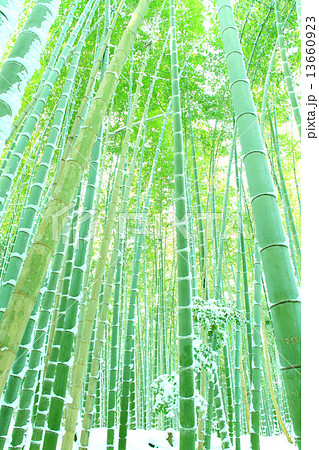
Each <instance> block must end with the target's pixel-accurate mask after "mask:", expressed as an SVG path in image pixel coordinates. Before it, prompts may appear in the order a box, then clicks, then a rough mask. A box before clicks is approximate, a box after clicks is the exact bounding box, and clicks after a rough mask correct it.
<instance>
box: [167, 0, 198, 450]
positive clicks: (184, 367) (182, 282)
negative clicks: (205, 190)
mask: <svg viewBox="0 0 319 450" xmlns="http://www.w3.org/2000/svg"><path fill="white" fill-rule="evenodd" d="M170 27H171V32H172V38H171V77H172V105H173V138H174V169H175V208H176V210H175V214H176V216H175V220H176V241H177V250H176V252H177V284H178V324H179V337H178V346H179V395H180V400H179V402H180V403H179V404H180V413H179V414H180V416H179V419H180V445H179V448H180V449H181V450H185V449H186V448H187V449H189V450H195V426H196V424H195V420H196V419H195V404H194V369H193V324H192V306H191V301H192V298H191V276H190V254H189V253H190V252H189V243H188V231H187V228H188V226H187V225H188V224H187V208H186V192H185V174H184V152H183V132H182V120H181V106H180V92H179V77H178V58H177V43H176V26H175V6H174V0H170Z"/></svg>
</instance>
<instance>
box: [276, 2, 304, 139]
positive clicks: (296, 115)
mask: <svg viewBox="0 0 319 450" xmlns="http://www.w3.org/2000/svg"><path fill="white" fill-rule="evenodd" d="M274 2H275V13H276V25H277V32H278V40H279V47H280V54H281V60H282V65H283V68H284V73H285V78H286V84H287V90H288V95H289V99H290V103H291V107H292V111H293V114H294V118H295V121H296V124H297V127H298V131H299V136H301V116H300V111H299V106H298V102H297V97H296V94H295V90H294V85H293V81H292V76H291V72H290V68H289V63H288V59H287V53H286V48H285V42H284V34H283V27H282V23H281V16H280V6H279V0H274Z"/></svg>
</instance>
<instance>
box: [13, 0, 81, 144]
mask: <svg viewBox="0 0 319 450" xmlns="http://www.w3.org/2000/svg"><path fill="white" fill-rule="evenodd" d="M77 6H78V0H75V1H74V2H73V4H72V7H71V9H70V11H69V13H68V15H67V17H66V18H65V21H64V25H63V27H62V29H61V31H60V33H59V38H58V40H57V43H56V44H55V47H54V50H53V51H52V53H51V56H50V60H49V62H48V65H47V67H46V68H45V71H44V73H43V75H42V77H41V80H40V82H39V85H38V88H37V91H36V93H35V94H34V96H33V97H32V99H31V101H30V102H29V103H28V104H27V106H26V107H25V108H24V110H23V111H22V112H21V113H20V114H19V116H18V117H17V118H16V119H15V121H14V122H13V124H12V127H11V133H10V138H12V137H13V136H14V135H15V134H16V133H17V131H20V132H21V131H22V127H21V125H22V124H23V122H24V120H25V118H26V117H27V115H28V114H29V113H30V111H31V109H32V108H34V105H35V102H36V101H37V100H38V99H39V96H40V94H41V91H42V88H43V86H44V83H45V81H46V80H47V79H48V77H49V75H50V72H51V71H52V69H53V68H54V66H55V63H56V60H57V58H58V55H59V53H60V51H61V47H62V45H63V42H64V40H65V37H66V34H67V31H68V29H69V27H70V25H71V22H72V20H73V18H74V13H75V10H76V8H77ZM17 137H18V136H17V135H16V137H15V140H16V139H17ZM15 145H16V144H15ZM15 145H14V146H15Z"/></svg>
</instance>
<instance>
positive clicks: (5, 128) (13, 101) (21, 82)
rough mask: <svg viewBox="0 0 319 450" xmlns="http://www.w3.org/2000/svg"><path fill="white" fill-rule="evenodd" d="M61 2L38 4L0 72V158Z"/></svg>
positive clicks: (56, 0) (41, 2)
mask: <svg viewBox="0 0 319 450" xmlns="http://www.w3.org/2000/svg"><path fill="white" fill-rule="evenodd" d="M60 2H61V0H38V1H37V3H36V5H35V6H34V7H33V9H32V11H31V14H30V16H29V17H28V19H27V22H26V24H25V26H24V28H23V30H22V31H21V32H20V34H19V36H18V38H17V40H16V42H15V44H14V46H13V48H12V50H11V52H10V54H9V56H8V58H7V59H6V61H5V62H4V63H3V65H2V67H1V70H0V75H1V76H0V130H1V131H0V154H1V153H2V150H3V147H4V144H5V141H6V139H7V137H8V136H9V134H10V129H11V124H12V121H13V118H14V116H15V115H16V114H17V112H18V110H19V108H20V105H21V97H22V96H23V93H24V91H25V88H26V86H27V84H28V82H29V81H30V79H31V77H32V75H33V73H34V71H35V70H36V69H38V68H39V60H40V53H41V50H42V48H43V46H44V44H45V42H46V39H47V35H48V32H49V30H50V27H51V25H52V23H53V21H54V19H55V17H56V14H57V12H58V9H59V5H60Z"/></svg>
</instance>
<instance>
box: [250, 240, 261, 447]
mask: <svg viewBox="0 0 319 450" xmlns="http://www.w3.org/2000/svg"><path fill="white" fill-rule="evenodd" d="M260 308H261V263H260V254H259V249H258V244H257V243H255V279H254V304H253V318H254V323H253V366H252V387H251V406H250V418H251V422H250V442H251V446H252V449H253V450H259V449H260V438H259V435H260V412H261V358H260V355H261V311H260Z"/></svg>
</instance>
